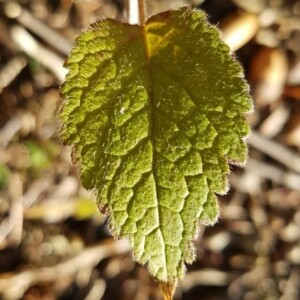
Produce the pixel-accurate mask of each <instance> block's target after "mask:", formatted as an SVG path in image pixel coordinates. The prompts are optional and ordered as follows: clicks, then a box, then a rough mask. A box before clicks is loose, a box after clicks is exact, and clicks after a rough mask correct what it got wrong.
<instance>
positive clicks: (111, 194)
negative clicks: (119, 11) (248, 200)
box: [60, 8, 252, 283]
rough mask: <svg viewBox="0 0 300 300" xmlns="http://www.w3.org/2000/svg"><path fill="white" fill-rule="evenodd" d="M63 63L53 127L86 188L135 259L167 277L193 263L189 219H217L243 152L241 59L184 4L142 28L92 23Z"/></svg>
mask: <svg viewBox="0 0 300 300" xmlns="http://www.w3.org/2000/svg"><path fill="white" fill-rule="evenodd" d="M66 66H67V68H69V70H70V72H69V74H68V76H67V79H66V83H65V84H64V86H63V87H62V90H61V91H62V96H63V98H65V106H64V108H63V110H62V113H61V116H60V117H61V120H62V121H63V123H64V125H63V127H62V130H61V135H62V138H63V140H64V141H65V142H67V143H70V144H75V149H76V150H75V160H77V161H78V162H79V164H80V166H81V178H82V182H83V184H84V186H85V187H86V188H89V189H91V188H94V189H96V190H97V194H98V199H99V203H100V205H102V206H104V205H105V206H106V205H107V207H108V211H109V214H110V226H111V228H112V231H113V233H114V234H115V235H117V236H128V237H129V239H130V242H131V245H132V248H133V252H134V255H135V258H136V260H137V261H139V262H141V263H147V264H148V268H149V271H150V273H151V275H153V276H154V277H156V278H157V279H158V280H159V281H161V282H171V283H172V282H173V283H174V282H176V280H177V279H178V278H181V277H182V276H183V274H184V268H185V267H184V263H185V262H189V263H190V262H192V261H193V259H194V251H193V245H192V240H193V239H194V238H195V237H196V234H197V224H198V222H199V221H201V222H203V223H206V224H212V223H214V222H215V221H216V219H217V217H218V214H219V209H218V203H217V199H216V195H215V193H218V194H223V193H225V192H226V191H227V179H226V174H227V173H228V172H229V167H228V163H227V161H236V162H238V163H241V164H242V163H244V161H245V159H246V154H247V147H246V145H245V141H244V140H245V137H246V136H247V135H248V134H249V126H248V125H247V123H246V122H245V118H244V114H245V113H247V112H249V111H250V110H251V105H252V104H251V100H250V96H249V95H248V87H247V85H246V83H245V81H244V80H243V75H242V69H241V67H240V66H239V65H238V64H237V63H236V61H235V60H234V59H233V58H232V57H231V55H230V53H229V48H228V47H227V46H226V45H225V44H224V43H223V42H222V41H221V40H220V37H219V33H218V31H217V30H216V29H215V28H213V27H212V26H211V25H209V24H208V23H207V22H206V17H205V15H204V14H203V13H202V12H200V11H193V10H190V9H188V8H181V9H178V10H174V11H169V12H165V13H162V14H158V15H156V16H153V17H151V18H150V19H149V20H148V21H147V22H146V26H145V27H143V28H141V27H139V26H136V25H135V26H133V25H125V24H121V23H118V22H116V21H113V20H105V21H101V22H98V23H96V24H95V25H93V27H92V28H91V29H90V30H88V31H86V32H84V33H82V34H81V35H80V36H79V38H78V40H77V43H76V47H75V48H74V50H73V51H72V53H71V55H70V58H69V59H68V61H67V63H66ZM83 75H84V76H83Z"/></svg>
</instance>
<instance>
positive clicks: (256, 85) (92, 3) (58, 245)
mask: <svg viewBox="0 0 300 300" xmlns="http://www.w3.org/2000/svg"><path fill="white" fill-rule="evenodd" d="M187 4H190V5H193V6H194V7H199V8H201V9H203V10H205V11H206V12H207V14H208V15H209V19H210V21H211V22H212V23H214V24H216V25H217V26H218V27H219V28H221V29H222V31H223V35H224V39H225V41H226V42H227V43H228V44H229V45H230V47H231V49H232V50H233V51H235V53H236V55H237V57H238V59H239V60H240V62H241V63H242V64H243V65H244V68H245V73H246V77H247V79H248V81H249V83H250V86H251V93H252V94H253V97H254V104H255V112H254V113H253V114H252V115H250V116H249V121H250V122H251V124H252V127H253V134H252V136H251V137H250V138H249V146H250V152H249V162H248V164H247V166H246V167H245V168H244V169H240V168H238V167H232V174H231V175H230V182H231V185H232V188H231V190H230V192H229V193H228V195H226V196H224V197H220V203H221V207H222V211H221V218H220V221H219V222H218V224H216V225H215V226H214V227H207V228H204V227H203V226H200V227H201V230H200V237H199V239H198V241H197V242H196V251H197V261H196V262H195V263H194V264H193V265H192V266H188V274H187V276H186V277H185V279H184V280H183V281H182V282H181V284H180V285H179V287H178V289H177V291H176V295H175V299H189V300H193V299H204V300H210V299H216V300H217V299H218V300H222V299H234V300H235V299H237V300H238V299H246V300H256V299H268V300H271V299H272V300H273V299H274V300H276V299H280V300H297V299H300V293H299V287H300V270H299V264H300V209H299V204H300V155H299V147H300V2H299V0H286V1H284V0H251V1H242V0H231V1H229V0H206V1H205V0H202V1H201V0H198V1H196V0H195V1H187V0H186V1H185V0H182V1H166V0H165V1H153V0H148V5H149V10H148V12H149V14H152V13H155V12H159V11H162V10H166V9H170V8H172V7H178V6H182V5H187ZM126 7H127V5H126V3H125V2H124V1H122V0H73V1H72V0H53V1H51V0H7V1H5V0H0V222H1V223H0V297H1V298H2V299H5V300H6V299H8V300H15V299H26V300H29V299H30V300H34V299H47V300H50V299H62V300H67V299H88V300H94V299H95V300H96V299H105V300H108V299H109V300H114V299H116V300H119V299H122V300H147V299H153V300H156V299H157V300H158V299H161V293H160V291H159V287H158V285H157V283H156V282H154V281H153V280H152V279H151V278H150V277H149V275H148V273H147V270H146V268H145V267H141V266H139V265H136V264H135V263H134V262H133V260H132V256H131V254H130V252H129V249H128V245H127V243H126V241H114V240H113V239H112V238H111V237H110V234H109V232H108V229H107V225H106V218H105V216H103V215H101V214H100V213H99V212H98V211H97V208H96V205H95V203H94V198H93V195H92V194H91V193H89V192H87V191H85V190H84V189H83V188H82V187H81V185H80V182H79V180H78V177H77V174H76V170H75V168H74V167H73V166H72V165H71V161H70V149H69V148H67V147H62V145H61V143H60V141H59V139H58V129H59V124H58V120H57V109H58V106H59V101H60V96H59V85H60V83H61V81H62V80H63V78H64V76H65V70H64V69H63V67H62V64H63V61H64V59H65V58H66V56H67V54H68V51H69V50H70V48H71V47H72V44H73V41H74V39H75V37H76V35H77V34H78V33H80V31H81V30H82V29H83V28H85V27H86V26H88V25H89V24H90V22H92V21H93V20H95V18H96V17H111V18H116V19H118V20H122V21H125V20H126V18H127V13H126Z"/></svg>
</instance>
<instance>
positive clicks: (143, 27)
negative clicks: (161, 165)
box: [140, 24, 168, 276]
mask: <svg viewBox="0 0 300 300" xmlns="http://www.w3.org/2000/svg"><path fill="white" fill-rule="evenodd" d="M140 26H141V30H142V35H143V42H144V48H145V57H146V61H147V63H146V68H147V73H148V76H147V77H148V84H149V101H148V103H149V109H148V120H149V139H150V140H151V143H152V147H153V151H152V174H153V177H154V184H155V197H156V200H157V213H158V223H159V229H160V233H161V236H162V240H163V252H164V267H165V270H166V276H168V269H167V259H166V248H165V240H164V236H163V233H162V230H161V227H160V226H161V218H162V216H161V212H160V208H159V202H158V197H157V189H156V186H157V182H158V180H157V174H156V165H157V158H156V141H155V137H154V116H153V114H154V103H153V102H154V101H153V88H152V82H153V76H152V75H153V74H152V68H151V64H150V59H151V55H150V50H149V43H148V38H147V29H146V25H145V24H142V25H140Z"/></svg>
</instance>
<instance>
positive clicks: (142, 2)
mask: <svg viewBox="0 0 300 300" xmlns="http://www.w3.org/2000/svg"><path fill="white" fill-rule="evenodd" d="M138 1H139V23H140V25H141V26H144V25H145V21H146V0H138Z"/></svg>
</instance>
